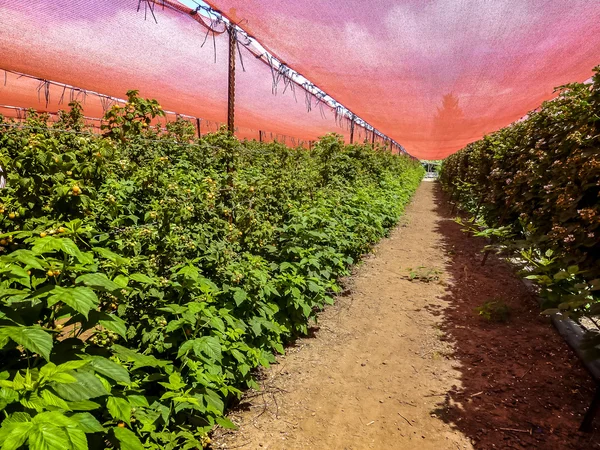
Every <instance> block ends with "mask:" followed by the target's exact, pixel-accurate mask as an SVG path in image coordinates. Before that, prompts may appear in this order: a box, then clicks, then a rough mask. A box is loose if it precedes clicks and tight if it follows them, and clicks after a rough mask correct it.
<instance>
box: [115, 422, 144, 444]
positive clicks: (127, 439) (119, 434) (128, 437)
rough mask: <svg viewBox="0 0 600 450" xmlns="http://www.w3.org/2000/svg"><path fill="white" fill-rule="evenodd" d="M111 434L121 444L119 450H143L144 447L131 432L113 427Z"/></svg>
mask: <svg viewBox="0 0 600 450" xmlns="http://www.w3.org/2000/svg"><path fill="white" fill-rule="evenodd" d="M113 433H114V434H115V437H116V438H117V439H118V440H119V442H120V444H121V450H144V446H143V445H142V443H141V442H140V440H139V439H138V437H137V436H136V435H135V433H134V432H133V431H131V430H128V429H127V428H120V427H114V428H113Z"/></svg>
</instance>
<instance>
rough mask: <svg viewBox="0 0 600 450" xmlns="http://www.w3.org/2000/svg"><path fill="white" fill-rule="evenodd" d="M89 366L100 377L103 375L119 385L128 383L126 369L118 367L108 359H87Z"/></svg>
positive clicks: (99, 357)
mask: <svg viewBox="0 0 600 450" xmlns="http://www.w3.org/2000/svg"><path fill="white" fill-rule="evenodd" d="M88 360H89V361H90V365H91V366H92V367H93V368H94V370H95V371H96V372H98V373H99V374H101V375H104V376H106V377H108V378H110V379H112V380H115V381H116V382H120V383H130V382H131V380H130V379H129V372H127V369H125V368H124V367H122V366H120V365H119V364H117V363H116V362H114V361H111V360H110V359H107V358H104V357H102V356H93V357H89V358H88Z"/></svg>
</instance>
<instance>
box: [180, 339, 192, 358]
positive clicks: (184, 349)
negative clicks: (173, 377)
mask: <svg viewBox="0 0 600 450" xmlns="http://www.w3.org/2000/svg"><path fill="white" fill-rule="evenodd" d="M193 346H194V341H185V342H184V343H183V344H181V346H180V347H179V351H178V352H177V358H181V357H182V356H183V355H185V354H187V352H189V351H190V350H191V349H192V348H193Z"/></svg>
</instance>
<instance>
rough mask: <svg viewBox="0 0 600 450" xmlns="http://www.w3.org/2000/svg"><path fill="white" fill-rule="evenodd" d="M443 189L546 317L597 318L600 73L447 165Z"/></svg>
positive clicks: (450, 159) (599, 279) (562, 89)
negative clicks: (509, 261) (529, 284)
mask: <svg viewBox="0 0 600 450" xmlns="http://www.w3.org/2000/svg"><path fill="white" fill-rule="evenodd" d="M440 180H441V183H442V185H443V187H444V189H446V190H447V191H448V192H449V193H450V195H451V198H452V200H453V201H455V202H457V203H458V204H459V205H460V206H461V207H462V208H463V209H466V210H468V211H470V212H471V213H472V214H473V215H474V216H475V219H474V220H471V224H470V226H471V228H472V229H473V230H475V231H476V232H477V233H478V234H480V235H484V236H487V237H489V238H490V239H491V242H492V247H496V248H500V249H501V250H503V251H505V252H507V253H509V254H512V255H513V256H517V259H516V260H518V261H520V262H521V263H522V266H523V269H524V275H527V278H529V279H532V280H534V281H535V282H536V283H537V284H538V286H539V287H540V293H541V295H542V297H543V299H544V307H545V308H549V309H550V311H548V312H558V311H561V312H562V313H563V314H564V315H570V316H574V317H577V316H580V315H587V316H590V317H592V318H593V316H596V315H598V314H600V303H598V299H599V295H598V292H599V291H600V261H599V259H600V72H599V68H596V69H595V75H594V77H593V78H592V82H591V83H572V84H568V85H565V86H562V87H560V88H559V94H558V96H557V98H555V99H554V100H551V101H548V102H545V103H544V104H543V105H542V106H541V108H540V109H539V110H537V111H535V112H532V113H531V114H529V115H528V116H527V117H526V118H525V119H524V120H521V121H519V122H516V123H514V124H513V125H510V126H508V127H506V128H504V129H502V130H500V131H498V132H495V133H492V134H490V135H488V136H486V137H485V138H483V139H481V140H480V141H477V142H474V143H472V144H469V145H468V146H467V147H466V148H464V149H463V150H461V151H459V152H458V153H456V154H454V155H452V156H450V157H448V158H447V159H446V160H445V161H444V163H443V167H442V171H441V177H440Z"/></svg>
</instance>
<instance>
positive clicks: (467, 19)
mask: <svg viewBox="0 0 600 450" xmlns="http://www.w3.org/2000/svg"><path fill="white" fill-rule="evenodd" d="M209 2H210V3H211V4H212V5H213V7H215V8H218V9H219V10H221V11H222V12H223V13H224V14H225V15H226V16H228V17H230V18H231V19H232V20H233V21H239V22H240V23H242V24H243V27H244V28H245V29H246V30H247V31H248V32H249V33H250V34H251V35H253V36H255V37H256V38H257V39H258V40H259V41H261V42H262V43H263V44H264V45H265V46H267V47H268V49H269V50H270V51H271V52H273V53H274V54H275V55H277V56H278V57H280V58H281V59H282V60H283V61H285V62H286V63H287V64H288V65H290V66H291V67H293V68H294V69H296V70H297V71H299V72H300V73H302V74H303V75H305V76H306V77H308V78H309V79H311V81H313V82H314V83H315V84H317V85H318V86H319V87H320V88H322V89H323V90H325V91H326V92H327V93H329V94H331V95H332V96H333V97H335V98H336V99H337V100H338V101H340V102H341V103H343V104H344V105H345V106H347V107H348V108H350V109H351V110H353V111H355V112H357V113H358V114H360V115H361V117H362V118H363V119H365V120H366V121H367V122H369V123H370V124H372V125H374V126H375V127H376V128H377V129H379V130H381V131H382V132H384V133H386V134H387V135H389V136H391V137H392V138H394V139H396V140H397V141H398V142H400V143H401V144H403V145H404V147H405V148H406V149H407V150H408V152H409V153H411V154H413V155H415V156H417V157H419V158H422V159H437V158H441V157H444V156H446V155H448V154H450V153H452V152H454V151H456V150H458V149H460V148H462V147H463V146H464V145H465V144H467V143H469V142H471V141H474V140H476V139H478V138H479V137H481V136H482V135H483V134H485V133H488V132H491V131H494V130H496V129H498V128H501V127H503V126H505V125H508V124H509V123H511V122H513V121H514V120H517V119H519V118H520V117H522V116H523V115H525V114H526V113H527V112H528V111H530V110H532V109H534V108H537V107H538V106H539V105H540V104H541V103H542V102H543V101H544V100H547V99H550V98H552V97H553V89H554V87H556V86H559V85H562V84H564V83H569V82H574V81H584V80H586V79H588V78H589V77H590V76H591V74H592V68H593V67H594V66H595V65H598V64H600V1H598V0H527V1H525V0H493V1H481V0H463V1H458V0H374V1H364V0H311V1H310V2H306V1H299V0H252V1H239V0H210V1H209Z"/></svg>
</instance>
